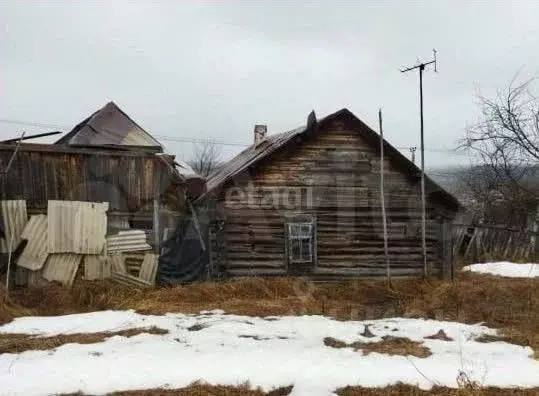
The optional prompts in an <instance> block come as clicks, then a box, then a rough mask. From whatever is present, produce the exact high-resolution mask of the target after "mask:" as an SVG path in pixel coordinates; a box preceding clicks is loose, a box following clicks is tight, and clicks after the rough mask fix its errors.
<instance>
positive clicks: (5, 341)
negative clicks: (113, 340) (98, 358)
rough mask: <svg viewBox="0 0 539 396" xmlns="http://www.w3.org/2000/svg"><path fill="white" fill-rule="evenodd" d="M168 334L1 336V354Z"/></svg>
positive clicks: (156, 330) (157, 331)
mask: <svg viewBox="0 0 539 396" xmlns="http://www.w3.org/2000/svg"><path fill="white" fill-rule="evenodd" d="M142 333H147V334H167V333H168V330H165V329H161V328H159V327H155V326H152V327H149V328H137V329H127V330H121V331H115V332H99V333H76V334H60V335H57V336H53V337H36V336H32V335H28V334H17V333H6V334H0V354H2V353H20V352H24V351H30V350H40V351H43V350H48V349H54V348H58V347H59V346H62V345H65V344H95V343H98V342H103V341H104V340H106V339H107V338H110V337H113V336H121V337H134V336H136V335H138V334H142Z"/></svg>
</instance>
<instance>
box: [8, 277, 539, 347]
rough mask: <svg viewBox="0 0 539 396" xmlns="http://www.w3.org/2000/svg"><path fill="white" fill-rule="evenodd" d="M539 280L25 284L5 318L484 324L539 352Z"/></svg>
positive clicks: (258, 279)
mask: <svg viewBox="0 0 539 396" xmlns="http://www.w3.org/2000/svg"><path fill="white" fill-rule="evenodd" d="M538 286H539V279H508V278H501V277H492V276H488V275H478V274H474V273H465V274H462V275H460V276H459V279H458V280H457V281H456V282H455V283H450V282H443V281H438V280H433V281H429V282H425V281H422V280H394V281H393V288H391V289H390V288H388V287H387V285H386V283H385V282H383V281H351V282H344V283H339V284H317V285H314V284H312V283H309V282H307V281H303V280H299V279H292V278H274V279H261V278H248V279H238V280H232V281H228V282H208V283H200V284H191V285H186V286H176V287H168V288H159V289H149V290H136V289H133V288H130V287H126V286H121V285H117V284H112V283H108V282H79V283H76V284H75V285H74V286H73V287H72V288H71V289H67V288H64V287H61V286H56V285H51V286H48V287H44V288H36V289H21V290H18V291H16V292H14V293H13V296H12V299H11V302H10V304H7V303H6V302H5V301H4V302H2V290H0V323H2V322H4V323H5V322H7V321H10V320H11V319H12V318H13V317H17V316H24V315H30V314H39V315H59V314H70V313H77V312H90V311H99V310H105V309H135V310H137V311H138V312H141V313H152V314H163V313H166V312H185V313H198V312H200V311H201V310H208V309H215V308H219V309H223V310H224V311H226V312H227V313H234V314H242V315H253V316H270V315H301V314H320V315H328V316H333V317H335V318H337V319H341V320H350V319H354V320H361V319H375V318H381V317H390V316H406V317H423V318H436V319H443V320H456V321H460V322H464V323H477V322H485V324H486V325H488V326H490V327H496V328H500V329H502V330H503V335H504V336H505V337H508V338H507V339H508V340H511V341H512V342H516V343H518V344H521V345H530V346H532V347H533V348H534V349H535V350H539V287H538Z"/></svg>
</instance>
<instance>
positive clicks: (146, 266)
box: [139, 253, 158, 285]
mask: <svg viewBox="0 0 539 396" xmlns="http://www.w3.org/2000/svg"><path fill="white" fill-rule="evenodd" d="M157 259H158V256H157V255H156V254H153V253H146V254H145V255H144V260H143V261H142V265H141V266H140V273H139V278H140V279H142V280H144V281H146V282H149V283H151V284H152V285H154V284H155V275H156V274H157Z"/></svg>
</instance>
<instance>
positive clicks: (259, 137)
mask: <svg viewBox="0 0 539 396" xmlns="http://www.w3.org/2000/svg"><path fill="white" fill-rule="evenodd" d="M267 133H268V126H267V125H255V141H254V143H255V147H256V146H258V145H259V144H260V143H262V142H263V141H264V139H265V138H266V134H267Z"/></svg>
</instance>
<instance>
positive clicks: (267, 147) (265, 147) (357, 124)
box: [201, 108, 462, 209]
mask: <svg viewBox="0 0 539 396" xmlns="http://www.w3.org/2000/svg"><path fill="white" fill-rule="evenodd" d="M336 119H342V120H344V121H347V122H348V123H349V124H348V125H350V126H351V127H353V129H354V130H356V131H357V132H358V133H359V134H361V136H362V137H363V138H364V140H365V142H366V143H368V144H370V145H372V146H373V147H375V148H376V149H377V150H379V149H380V135H379V134H378V133H377V132H375V131H374V130H373V129H371V128H370V127H369V126H368V125H366V124H365V123H363V122H362V121H361V120H360V119H359V118H357V117H356V116H355V115H354V114H353V113H352V112H351V111H350V110H348V109H346V108H344V109H341V110H339V111H337V112H335V113H333V114H330V115H328V116H326V117H324V118H321V119H319V120H318V121H316V120H315V118H314V114H313V113H311V114H310V115H309V119H308V125H305V126H301V127H299V128H296V129H293V130H291V131H288V132H283V133H280V134H277V135H272V136H268V137H267V138H266V139H265V140H264V141H262V142H261V143H260V144H258V145H256V146H255V145H251V146H250V147H248V148H247V149H245V150H244V151H242V152H241V153H240V154H238V155H237V156H236V157H234V158H233V159H231V160H230V161H228V162H227V163H225V164H224V165H223V166H221V167H220V168H219V169H218V170H217V171H215V172H214V173H213V174H211V175H210V176H209V177H208V180H207V183H206V187H207V189H206V193H205V194H204V195H203V196H202V197H201V198H203V197H204V196H206V195H208V194H209V193H210V192H212V191H213V190H215V189H217V188H219V187H221V186H222V185H223V184H225V183H226V182H227V181H230V180H232V179H233V178H234V177H235V176H237V175H240V174H241V173H242V172H244V171H245V170H247V169H248V168H249V167H251V166H253V165H255V164H257V163H258V162H260V161H262V160H265V159H268V158H269V157H270V156H271V154H273V153H274V152H276V151H279V150H284V149H285V148H286V146H287V145H288V144H289V143H290V142H292V141H294V140H295V138H296V137H298V136H303V135H307V134H309V133H311V132H313V131H318V130H319V129H320V128H322V127H323V126H324V125H325V124H327V123H329V122H331V121H333V120H336ZM384 152H385V153H386V155H387V157H388V158H389V159H390V161H393V162H394V163H395V164H396V165H397V166H398V167H399V168H400V169H401V170H402V171H403V172H404V173H406V174H407V175H408V176H410V177H414V178H415V177H418V176H420V175H421V170H420V169H419V168H418V167H417V166H416V165H415V164H414V163H413V162H412V161H410V160H409V159H408V158H406V157H405V156H404V155H403V154H402V153H401V152H400V151H399V150H397V149H396V148H395V147H393V146H392V145H391V144H389V143H388V142H387V140H384ZM425 183H426V187H427V188H428V189H429V191H430V192H431V193H434V194H436V195H437V197H438V198H440V199H442V200H443V201H445V202H447V203H448V204H450V205H451V206H453V207H455V208H456V209H460V208H462V205H461V204H460V202H459V201H458V200H457V199H456V198H455V197H453V196H452V195H451V194H450V193H448V192H447V191H446V190H444V189H443V188H442V187H440V186H439V185H438V184H437V183H435V182H434V181H433V180H432V179H430V178H429V177H428V176H427V175H425Z"/></svg>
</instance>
